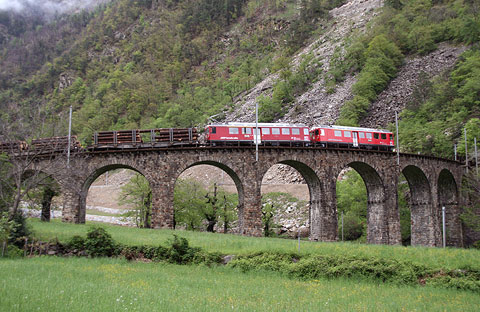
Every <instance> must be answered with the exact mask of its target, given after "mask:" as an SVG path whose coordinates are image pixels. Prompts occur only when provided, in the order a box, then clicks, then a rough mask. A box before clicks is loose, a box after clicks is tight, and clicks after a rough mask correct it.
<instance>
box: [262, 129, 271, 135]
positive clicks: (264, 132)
mask: <svg viewBox="0 0 480 312" xmlns="http://www.w3.org/2000/svg"><path fill="white" fill-rule="evenodd" d="M262 134H270V128H262Z"/></svg>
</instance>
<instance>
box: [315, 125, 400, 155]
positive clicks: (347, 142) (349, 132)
mask: <svg viewBox="0 0 480 312" xmlns="http://www.w3.org/2000/svg"><path fill="white" fill-rule="evenodd" d="M310 140H311V141H312V142H314V143H316V144H320V145H321V146H325V147H328V146H332V147H354V148H365V149H379V150H387V151H392V150H393V149H394V148H395V143H394V141H393V133H391V132H390V131H388V130H379V129H370V128H357V127H342V126H319V127H313V128H312V129H311V130H310Z"/></svg>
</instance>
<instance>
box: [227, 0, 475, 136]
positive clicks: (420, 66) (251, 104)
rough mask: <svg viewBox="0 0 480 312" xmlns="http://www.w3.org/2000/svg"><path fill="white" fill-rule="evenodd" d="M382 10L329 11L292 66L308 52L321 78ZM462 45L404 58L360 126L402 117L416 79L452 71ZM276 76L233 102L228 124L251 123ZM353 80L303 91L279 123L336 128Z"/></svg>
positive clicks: (376, 2) (366, 4)
mask: <svg viewBox="0 0 480 312" xmlns="http://www.w3.org/2000/svg"><path fill="white" fill-rule="evenodd" d="M382 6H383V1H382V0H352V1H349V2H347V3H346V4H345V5H343V6H341V7H339V8H335V9H333V10H331V11H330V12H329V15H330V17H331V19H330V21H329V23H328V25H325V26H324V29H323V34H322V35H320V36H319V37H318V38H317V39H316V40H314V41H313V42H312V43H311V44H309V45H308V46H307V47H305V48H304V49H303V50H301V51H300V52H299V53H298V54H296V55H295V56H294V58H293V61H292V65H293V66H294V67H295V65H298V63H299V60H300V59H301V57H302V56H303V55H306V54H309V53H313V55H315V57H316V58H318V59H319V60H321V62H322V71H323V73H326V72H327V71H328V69H329V67H330V61H331V59H332V56H333V55H334V52H335V50H336V49H340V50H341V49H342V48H343V46H344V44H345V41H346V40H347V39H348V38H349V37H351V36H356V35H357V34H359V33H363V32H365V31H366V30H367V28H368V22H369V21H371V19H372V18H373V17H375V16H377V15H378V12H379V10H380V9H381V8H382ZM465 50H466V46H464V45H459V46H455V45H452V44H447V43H443V44H440V45H439V47H438V49H437V50H435V51H433V52H432V53H429V54H427V55H425V56H414V57H407V58H406V59H405V62H404V65H403V66H402V67H401V69H400V71H399V73H398V75H397V77H396V78H395V79H393V80H392V81H391V82H390V84H389V86H388V87H387V89H386V90H384V91H383V92H382V93H380V94H379V96H378V98H377V99H376V101H375V102H374V103H372V105H371V106H370V108H369V110H368V113H367V116H366V117H365V118H364V119H363V120H361V122H360V126H362V127H369V128H386V127H387V126H388V125H389V124H391V123H394V122H395V111H398V112H401V111H402V109H403V108H405V107H406V105H407V104H408V103H409V102H410V101H412V99H413V98H412V97H413V96H414V95H413V93H414V91H415V89H416V88H417V86H418V85H419V83H420V82H421V80H424V79H431V78H433V77H434V76H436V75H439V74H442V73H444V72H445V71H448V70H451V69H452V68H453V66H454V65H455V63H456V61H457V60H458V57H459V55H460V54H461V53H463V52H464V51H465ZM278 79H279V77H278V75H276V74H273V75H269V76H268V77H266V78H265V79H264V80H263V81H261V82H260V83H258V84H257V85H256V86H254V87H253V88H252V89H251V90H249V91H248V92H245V93H244V94H242V95H240V96H238V97H237V98H236V99H235V109H234V110H233V111H232V112H230V113H228V114H227V118H226V120H227V121H245V122H253V121H255V113H254V112H255V102H256V100H257V98H258V97H259V96H260V95H262V94H264V95H265V94H271V92H272V87H273V85H274V83H275V81H276V80H278ZM355 81H356V78H355V76H352V75H347V77H346V79H345V80H344V81H343V82H342V83H340V84H339V85H337V86H336V88H335V90H334V92H331V90H328V87H327V86H326V81H325V75H322V76H321V79H319V81H318V82H316V83H314V84H313V85H312V86H311V87H310V88H309V89H308V90H307V91H306V92H304V93H303V94H300V95H298V96H297V97H296V98H295V101H294V104H293V105H292V106H291V108H290V109H289V110H288V112H287V113H286V114H285V116H284V117H283V118H281V119H280V120H279V121H280V122H289V123H303V124H306V125H309V126H312V125H331V124H335V121H336V119H337V118H338V116H339V110H340V108H341V107H342V105H343V104H344V103H345V102H346V101H347V100H350V99H351V98H352V85H353V84H354V83H355Z"/></svg>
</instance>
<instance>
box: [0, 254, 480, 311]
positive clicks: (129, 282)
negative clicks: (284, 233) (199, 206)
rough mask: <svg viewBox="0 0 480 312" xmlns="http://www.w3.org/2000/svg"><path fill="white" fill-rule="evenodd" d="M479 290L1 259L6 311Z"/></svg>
mask: <svg viewBox="0 0 480 312" xmlns="http://www.w3.org/2000/svg"><path fill="white" fill-rule="evenodd" d="M479 306H480V296H479V295H478V294H474V293H471V292H462V291H457V290H446V289H435V288H429V287H401V286H394V285H386V284H380V285H378V284H375V283H371V282H361V281H360V282H359V281H349V280H315V281H297V280H291V279H288V278H285V277H282V276H280V275H277V274H274V273H262V272H255V273H241V272H239V271H236V270H233V269H231V268H226V267H213V268H208V267H205V266H179V265H172V264H164V263H141V262H127V261H125V260H120V259H109V258H101V259H87V258H57V257H36V258H30V259H20V260H6V259H3V260H2V259H0V311H70V312H71V311H478V307H479Z"/></svg>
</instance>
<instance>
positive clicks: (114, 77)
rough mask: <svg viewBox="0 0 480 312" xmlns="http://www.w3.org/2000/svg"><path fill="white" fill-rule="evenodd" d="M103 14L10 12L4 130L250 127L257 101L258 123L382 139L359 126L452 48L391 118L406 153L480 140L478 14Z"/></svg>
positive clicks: (226, 10) (2, 84)
mask: <svg viewBox="0 0 480 312" xmlns="http://www.w3.org/2000/svg"><path fill="white" fill-rule="evenodd" d="M57 2H59V3H62V1H60V0H59V1H57ZM88 3H92V1H88ZM98 4H99V5H98V6H95V7H89V9H88V10H76V11H74V12H65V13H63V12H61V13H58V12H57V14H53V15H52V14H50V15H46V14H41V12H37V13H38V14H34V13H35V12H32V10H30V11H29V13H28V14H27V15H25V12H22V11H12V10H4V11H0V109H1V112H0V114H1V116H2V123H3V124H4V125H5V124H8V125H9V127H10V128H11V129H21V128H25V126H26V125H28V124H31V123H32V122H34V123H35V125H37V126H38V125H41V129H37V130H36V131H35V136H52V135H63V134H65V133H66V126H67V120H66V119H67V118H66V117H67V112H68V107H69V106H70V105H71V106H73V110H74V120H73V130H74V133H75V134H77V135H78V136H79V138H80V139H81V140H82V141H83V142H85V143H89V142H90V140H91V136H92V133H93V132H94V131H98V130H108V129H130V128H148V127H177V126H182V127H185V126H199V125H202V124H204V123H206V122H208V120H209V117H211V116H215V117H214V118H215V119H216V120H219V121H221V120H225V119H227V120H228V119H229V118H230V119H231V118H232V117H231V116H236V117H235V118H238V119H240V120H251V119H252V118H253V112H252V111H251V104H252V103H253V102H255V101H257V102H258V103H259V104H260V118H261V120H262V121H277V120H282V121H291V122H305V123H307V124H309V125H311V124H314V123H318V122H327V123H337V124H344V125H360V124H361V125H364V126H371V127H376V126H380V125H379V124H365V123H364V122H363V120H369V119H368V116H369V115H371V114H376V112H375V111H374V110H371V109H370V107H371V105H372V103H375V102H376V100H377V96H378V95H379V94H380V93H382V92H388V90H391V89H397V90H402V88H403V86H402V85H392V84H390V82H391V81H392V79H394V78H395V77H397V74H398V72H399V71H401V69H402V68H403V66H404V64H406V62H408V60H409V59H411V58H415V57H428V56H429V55H430V54H431V53H432V52H434V51H435V50H436V49H437V48H438V47H439V45H443V44H446V45H449V46H463V47H465V48H464V50H466V52H464V54H462V55H461V57H460V58H459V59H458V60H456V61H454V62H452V64H455V65H454V66H453V67H448V68H444V69H443V68H440V69H438V70H437V71H435V72H436V73H438V72H440V74H425V75H420V77H421V79H418V81H415V84H414V89H415V90H414V91H413V92H412V94H413V95H412V96H409V97H405V98H404V99H402V103H398V105H395V109H399V110H404V111H403V113H402V114H401V115H400V117H401V124H400V129H401V135H400V139H401V146H402V148H403V150H405V151H410V152H417V151H420V152H422V153H432V154H436V155H439V156H451V154H452V148H451V146H452V145H453V144H454V143H455V142H457V141H459V140H460V139H461V135H462V129H463V128H464V127H465V125H467V129H469V131H468V135H469V139H471V140H473V137H474V136H476V137H477V138H478V137H480V130H479V128H480V127H479V125H480V121H479V117H480V109H479V107H480V92H479V90H480V75H479V72H480V52H479V44H478V42H479V36H480V18H479V11H480V7H479V3H478V1H475V0H455V1H454V0H386V1H384V3H382V1H379V0H364V1H360V0H352V1H346V0H276V1H271V0H270V1H268V0H133V1H132V0H114V1H110V2H109V1H98ZM382 4H383V5H382ZM342 18H343V19H342ZM343 25H347V26H348V25H350V26H349V28H348V31H345V29H344V28H342V27H343ZM328 47H330V49H329V48H328ZM429 66H431V64H429ZM417 70H418V69H417ZM425 72H426V73H430V72H432V71H429V70H428V69H426V70H425ZM339 92H341V93H342V94H341V96H339ZM325 99H328V101H327V102H326V101H325ZM245 105H246V106H245ZM249 105H250V106H249ZM384 109H390V108H384ZM324 111H331V112H332V113H329V114H322V113H323V112H324ZM392 113H393V112H392ZM326 115H328V116H327V117H328V118H326V117H325V116H326ZM33 116H36V117H33ZM306 116H308V118H307V117H306ZM317 116H319V117H317ZM391 116H393V114H392V115H391ZM391 116H390V117H388V118H389V119H388V120H386V121H387V122H390V121H391ZM38 118H40V119H41V120H42V122H38ZM34 119H35V121H34ZM420 125H421V126H420ZM13 131H14V130H13ZM459 150H460V152H462V149H461V148H459Z"/></svg>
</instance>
